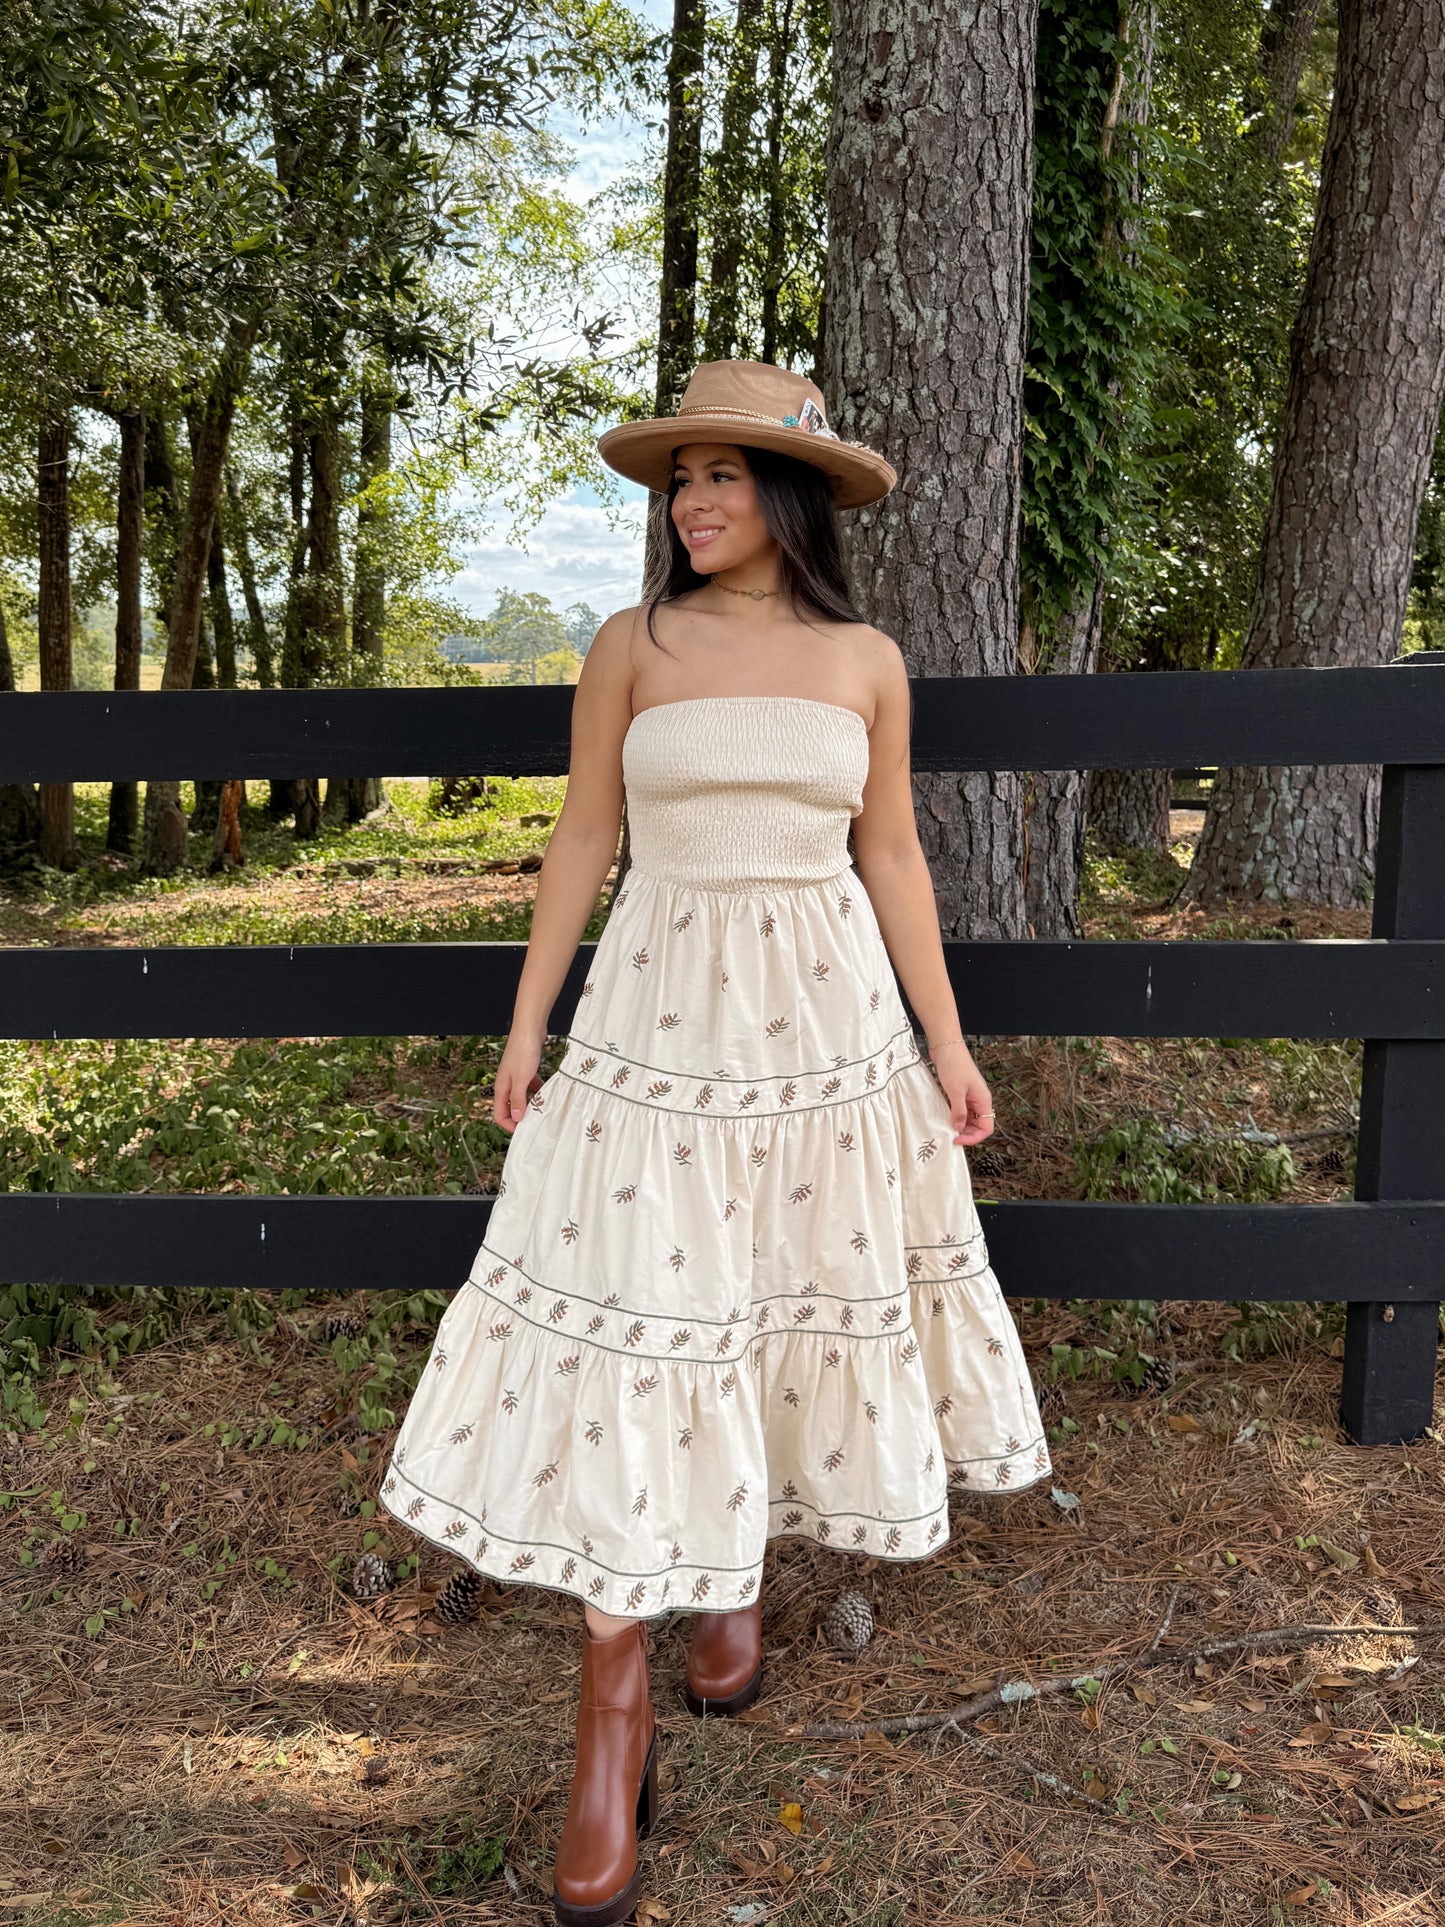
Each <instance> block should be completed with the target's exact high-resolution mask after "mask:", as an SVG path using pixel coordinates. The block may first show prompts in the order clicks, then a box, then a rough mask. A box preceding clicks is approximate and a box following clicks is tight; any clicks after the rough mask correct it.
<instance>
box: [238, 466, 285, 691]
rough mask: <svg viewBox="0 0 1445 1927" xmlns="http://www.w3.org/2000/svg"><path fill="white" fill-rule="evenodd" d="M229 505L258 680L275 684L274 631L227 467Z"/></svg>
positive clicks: (265, 684)
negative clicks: (269, 627)
mask: <svg viewBox="0 0 1445 1927" xmlns="http://www.w3.org/2000/svg"><path fill="white" fill-rule="evenodd" d="M226 508H227V511H228V526H229V528H230V530H231V539H232V541H233V542H234V543H235V550H236V568H237V571H238V572H239V574H240V577H241V594H242V597H243V598H244V600H245V604H246V644H247V647H248V648H249V649H250V651H251V660H252V661H253V663H254V664H255V667H256V681H257V682H258V683H259V684H260V686H261V688H262V689H274V688H275V686H276V667H275V664H274V662H273V661H272V658H271V633H270V631H269V630H268V629H267V627H266V614H265V611H264V610H263V609H262V607H261V597H260V593H259V591H258V590H257V588H256V570H255V567H254V565H253V564H252V561H251V543H250V538H249V536H248V535H247V533H246V516H245V511H244V510H243V508H242V506H241V492H240V490H239V489H238V488H237V487H236V478H235V476H234V475H233V474H232V473H231V471H230V469H227V470H226Z"/></svg>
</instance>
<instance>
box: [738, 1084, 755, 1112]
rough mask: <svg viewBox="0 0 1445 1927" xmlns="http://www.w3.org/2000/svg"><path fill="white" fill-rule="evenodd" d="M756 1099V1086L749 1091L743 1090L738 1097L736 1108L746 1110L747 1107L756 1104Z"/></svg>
mask: <svg viewBox="0 0 1445 1927" xmlns="http://www.w3.org/2000/svg"><path fill="white" fill-rule="evenodd" d="M757 1101H758V1092H757V1089H756V1088H754V1089H752V1090H750V1091H744V1092H743V1094H742V1096H741V1097H740V1098H739V1099H738V1109H739V1110H740V1111H746V1110H747V1109H748V1108H749V1106H751V1105H753V1104H756V1103H757Z"/></svg>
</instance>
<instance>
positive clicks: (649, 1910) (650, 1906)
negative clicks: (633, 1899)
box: [637, 1900, 672, 1921]
mask: <svg viewBox="0 0 1445 1927" xmlns="http://www.w3.org/2000/svg"><path fill="white" fill-rule="evenodd" d="M637 1918H638V1920H639V1921H644V1920H671V1919H672V1915H671V1914H670V1913H669V1912H668V1910H667V1908H666V1907H664V1906H663V1904H662V1902H661V1901H660V1900H639V1901H638V1903H637Z"/></svg>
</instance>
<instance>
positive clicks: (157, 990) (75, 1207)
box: [0, 658, 1445, 1444]
mask: <svg viewBox="0 0 1445 1927" xmlns="http://www.w3.org/2000/svg"><path fill="white" fill-rule="evenodd" d="M913 688H914V696H915V722H914V732H913V743H912V758H913V767H914V768H915V769H916V770H921V771H930V770H938V771H942V770H967V769H1097V768H1145V767H1148V768H1156V769H1157V768H1177V767H1181V766H1185V767H1187V766H1191V765H1198V764H1210V765H1217V764H1225V765H1229V764H1240V763H1259V764H1287V763H1304V764H1313V763H1372V764H1384V765H1385V774H1384V792H1383V803H1382V820H1381V830H1380V849H1379V859H1378V868H1377V883H1376V894H1375V908H1374V935H1373V937H1372V938H1371V939H1369V940H1364V941H1359V942H1338V941H1329V942H1299V941H1295V942H1268V941H1265V942H1254V943H1088V944H1078V943H956V942H951V943H948V944H946V946H945V949H946V953H947V957H948V964H949V970H950V974H951V977H952V980H953V983H954V987H955V990H956V992H957V996H958V1003H959V1009H960V1012H961V1013H962V1016H963V1020H964V1024H965V1026H966V1028H967V1029H968V1030H970V1031H971V1032H974V1033H1004V1034H1033V1035H1043V1036H1082V1035H1090V1034H1093V1035H1102V1036H1128V1037H1170V1036H1187V1037H1304V1038H1338V1037H1361V1038H1364V1039H1365V1040H1366V1042H1365V1061H1364V1084H1363V1094H1362V1104H1361V1114H1360V1127H1359V1145H1358V1162H1357V1178H1356V1186H1355V1202H1353V1203H1348V1204H1346V1203H1341V1204H1332V1205H1234V1204H1204V1205H1148V1204H1099V1203H1010V1204H995V1205H986V1206H985V1207H984V1208H983V1216H984V1224H985V1227H986V1230H987V1234H988V1239H989V1244H990V1249H991V1255H992V1257H993V1259H994V1262H995V1264H996V1266H997V1269H998V1272H999V1275H1000V1277H1001V1279H1002V1280H1003V1283H1004V1287H1005V1289H1006V1290H1007V1291H1008V1292H1009V1293H1010V1294H1011V1295H1013V1296H1015V1297H1020V1298H1033V1297H1045V1298H1142V1299H1150V1298H1154V1299H1157V1298H1206V1299H1223V1300H1226V1301H1233V1300H1256V1301H1268V1300H1280V1299H1303V1300H1329V1301H1334V1302H1344V1303H1345V1304H1346V1305H1347V1306H1348V1312H1347V1326H1346V1349H1345V1363H1344V1382H1343V1396H1342V1403H1341V1412H1342V1418H1343V1421H1344V1424H1345V1426H1346V1428H1347V1429H1348V1431H1349V1432H1350V1433H1351V1435H1352V1436H1353V1437H1354V1438H1355V1439H1357V1440H1358V1441H1360V1442H1361V1443H1362V1444H1384V1443H1389V1442H1398V1441H1405V1440H1408V1439H1411V1438H1415V1437H1418V1436H1419V1435H1420V1433H1421V1432H1422V1431H1423V1430H1424V1428H1425V1427H1426V1426H1427V1425H1428V1424H1429V1423H1430V1418H1431V1406H1432V1396H1433V1389H1434V1373H1435V1355H1436V1343H1437V1336H1438V1332H1439V1307H1440V1301H1441V1300H1442V1298H1445V668H1442V667H1441V666H1439V664H1438V662H1433V661H1423V660H1421V659H1419V658H1416V659H1414V660H1413V661H1411V662H1409V663H1404V664H1399V665H1395V666H1392V667H1389V668H1382V669H1331V670H1281V671H1253V672H1250V673H1247V674H1211V675H1186V674H1178V675H1174V674H1171V675H1157V676H1150V675H1129V676H1106V677H1049V678H1041V679H1038V680H1035V679H1031V678H995V679H988V680H955V679H947V678H928V677H921V678H917V679H915V681H914V685H913ZM571 705H572V690H571V689H570V688H569V687H566V686H561V687H554V688H543V689H516V690H511V689H509V690H505V691H495V690H485V689H478V690H475V691H474V690H456V689H431V690H400V691H398V690H340V691H327V692H305V691H281V690H278V691H239V692H234V691H211V690H208V691H204V692H199V693H152V692H146V693H128V694H115V695H110V694H105V695H93V694H80V693H65V694H50V695H28V696H25V697H18V698H15V699H13V700H11V699H5V700H0V781H5V782H64V781H70V780H92V781H94V780H103V779H118V778H133V779H137V780H144V779H146V778H155V779H162V778H168V777H169V778H179V777H200V778H221V777H227V776H230V777H247V778H265V777H270V776H275V775H277V774H278V773H287V772H304V773H314V772H316V771H318V770H319V771H325V772H330V771H343V772H345V771H371V772H381V773H383V774H385V775H389V776H417V775H427V776H446V775H468V774H473V773H476V772H478V771H486V772H487V773H489V774H498V775H523V774H559V773H561V772H563V771H565V769H566V767H567V762H568V755H569V739H570V713H571ZM592 950H593V946H592V945H591V944H586V945H583V946H582V947H581V948H580V949H579V951H578V954H577V958H576V960H575V962H574V964H573V966H572V969H571V971H570V973H569V975H568V977H567V979H566V981H565V983H564V984H563V987H562V989H561V991H560V992H559V994H558V999H557V1003H556V1006H555V1007H554V1010H553V1013H552V1014H553V1019H554V1021H556V1020H559V1019H560V1020H561V1021H562V1022H563V1023H564V1024H565V1022H566V1021H568V1020H570V1016H571V1012H572V1008H573V1006H574V1004H575V1002H576V1000H577V998H578V996H579V995H580V992H581V986H582V982H583V979H584V977H585V975H586V972H587V969H588V967H589V965H590V961H591V955H592ZM522 954H523V946H521V945H520V944H509V943H497V944H467V943H438V944H394V945H388V944H373V945H356V946H343V947H331V946H315V947H306V946H291V945H280V946H275V947H262V948H216V949H210V950H206V949H190V948H170V947H166V948H161V949H145V950H138V949H131V950H80V949H71V950H65V949H61V950H51V949H33V950H26V949H0V1035H3V1036H6V1037H15V1038H47V1037H52V1038H58V1037H193V1036H213V1035H223V1036H226V1037H242V1036H244V1037H257V1036H262V1037H267V1036H306V1035H309V1036H331V1037H339V1036H412V1035H436V1034H448V1033H451V1034H464V1035H478V1034H480V1035H500V1034H502V1033H504V1032H505V1031H506V1030H507V1028H508V1026H509V1024H510V1021H511V1011H512V1000H513V995H514V992H515V988H516V982H517V976H518V972H519V970H520V967H521V962H522ZM490 1210H491V1200H490V1199H488V1198H477V1199H471V1198H337V1197H237V1196H234V1195H229V1196H224V1197H197V1196H171V1197H166V1196H161V1197H151V1196H145V1197H115V1196H102V1195H87V1194H71V1193H67V1194H39V1195H32V1194H16V1193H12V1194H7V1195H3V1196H0V1276H3V1277H5V1278H7V1279H11V1280H24V1281H27V1282H31V1283H41V1282H45V1283H55V1284H61V1285H76V1286H80V1285H91V1286H101V1285H127V1284H142V1283H143V1284H151V1285H176V1286H186V1285H210V1286H228V1287H253V1288H254V1287H268V1286H269V1287H295V1286H307V1287H312V1288H315V1289H320V1290H332V1291H334V1290H338V1289H345V1288H348V1287H361V1286H369V1287H378V1288H397V1287H404V1288H406V1289H412V1290H415V1289H420V1288H423V1287H441V1288H451V1287H454V1286H456V1285H458V1284H459V1283H460V1282H461V1280H462V1279H463V1278H465V1276H466V1275H467V1272H468V1270H469V1269H470V1267H471V1263H472V1259H473V1257H474V1255H475V1252H476V1249H477V1247H478V1245H479V1244H480V1242H481V1238H482V1235H483V1233H484V1231H485V1229H486V1223H487V1217H488V1215H489V1212H490Z"/></svg>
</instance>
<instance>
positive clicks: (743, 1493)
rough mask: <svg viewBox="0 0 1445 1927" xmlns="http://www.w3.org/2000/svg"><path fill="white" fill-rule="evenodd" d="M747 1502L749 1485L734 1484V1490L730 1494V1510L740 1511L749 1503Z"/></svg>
mask: <svg viewBox="0 0 1445 1927" xmlns="http://www.w3.org/2000/svg"><path fill="white" fill-rule="evenodd" d="M747 1502H748V1488H747V1486H746V1485H738V1486H734V1488H733V1490H732V1492H731V1493H730V1494H729V1496H728V1511H729V1512H737V1511H740V1510H741V1508H742V1507H743V1506H745V1505H746V1504H747Z"/></svg>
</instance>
